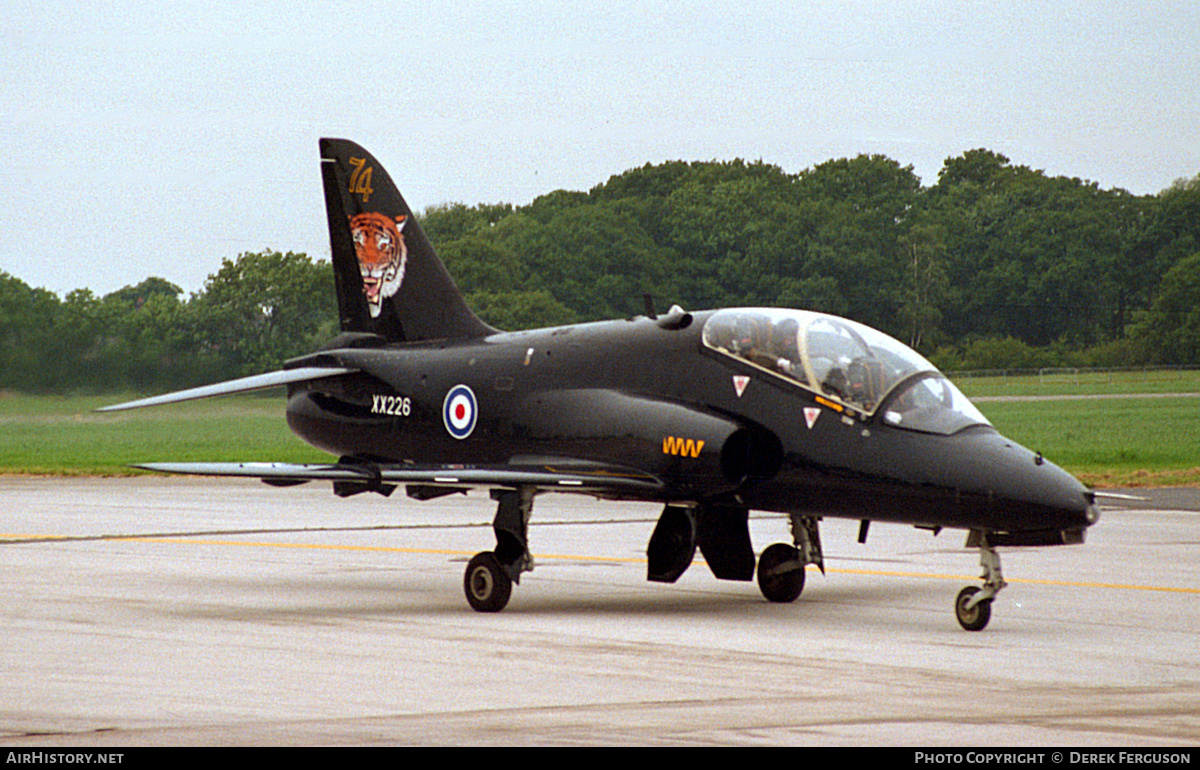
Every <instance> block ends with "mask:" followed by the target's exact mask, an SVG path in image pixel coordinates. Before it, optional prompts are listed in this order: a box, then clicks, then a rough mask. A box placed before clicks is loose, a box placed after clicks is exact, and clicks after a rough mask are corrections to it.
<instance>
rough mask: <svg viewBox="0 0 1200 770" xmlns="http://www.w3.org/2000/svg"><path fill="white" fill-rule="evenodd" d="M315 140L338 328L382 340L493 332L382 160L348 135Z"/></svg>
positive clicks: (444, 337) (459, 336) (460, 335)
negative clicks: (318, 149) (473, 307)
mask: <svg viewBox="0 0 1200 770" xmlns="http://www.w3.org/2000/svg"><path fill="white" fill-rule="evenodd" d="M320 145H321V177H322V181H323V183H324V185H325V211H326V215H327V217H328V220H329V243H330V248H331V249H332V252H333V270H334V282H335V284H336V287H337V296H338V312H339V316H340V318H341V326H342V331H347V332H368V333H373V334H378V335H381V336H383V337H384V338H386V339H387V340H388V341H389V342H401V341H417V340H430V339H473V338H478V337H483V336H486V335H488V334H491V333H492V332H494V331H495V329H493V328H492V327H490V326H488V325H487V324H485V323H484V322H483V321H481V320H480V319H479V317H478V316H476V315H475V313H473V312H472V311H471V309H470V308H469V307H467V304H466V302H465V301H464V300H463V297H462V294H461V292H459V290H458V287H457V286H456V285H455V284H454V279H453V278H451V277H450V274H449V273H448V272H447V271H446V267H445V265H443V264H442V261H441V260H440V259H438V256H437V253H436V252H435V251H434V249H433V245H432V244H431V243H430V242H429V239H428V238H427V237H426V236H425V233H424V231H423V230H422V229H421V226H420V225H419V224H418V223H417V222H416V220H415V219H414V218H413V214H412V211H411V210H410V209H409V207H408V204H407V203H405V202H404V198H403V197H402V196H401V195H400V191H399V190H398V189H396V186H395V184H393V182H392V180H391V177H389V176H388V173H387V171H385V170H384V168H383V166H381V165H380V164H379V162H378V161H377V160H375V158H374V157H372V156H371V154H370V153H368V152H367V151H366V150H364V149H363V148H362V147H359V146H358V145H357V144H355V143H354V142H350V141H347V140H345V139H321V141H320Z"/></svg>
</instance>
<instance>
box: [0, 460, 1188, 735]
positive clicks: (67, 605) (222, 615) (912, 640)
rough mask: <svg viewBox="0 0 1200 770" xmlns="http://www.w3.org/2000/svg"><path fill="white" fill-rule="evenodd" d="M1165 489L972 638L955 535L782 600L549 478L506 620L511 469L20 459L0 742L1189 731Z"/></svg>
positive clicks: (1127, 504)
mask: <svg viewBox="0 0 1200 770" xmlns="http://www.w3.org/2000/svg"><path fill="white" fill-rule="evenodd" d="M1132 494H1147V493H1142V492H1137V491H1134V492H1132ZM1149 498H1150V499H1149V500H1147V501H1145V502H1138V501H1129V500H1116V501H1113V500H1110V501H1109V503H1110V504H1108V505H1105V506H1104V509H1105V510H1104V517H1103V519H1102V520H1101V522H1100V524H1098V525H1097V526H1096V527H1094V528H1093V529H1092V530H1091V532H1090V533H1089V538H1088V543H1087V544H1086V545H1083V546H1070V547H1060V548H1045V549H1036V548H1025V549H1006V550H1004V551H1003V552H1002V553H1003V558H1004V574H1005V577H1006V578H1007V579H1008V580H1009V583H1010V585H1009V587H1008V588H1007V589H1006V590H1005V591H1004V592H1003V593H1002V594H1001V595H1000V597H999V598H998V599H997V601H996V603H995V607H994V612H993V617H992V623H991V625H990V626H989V627H988V628H987V629H986V630H985V631H983V632H981V633H968V632H966V631H963V630H962V629H960V628H959V626H958V624H957V623H956V622H955V620H954V614H953V609H952V604H953V601H954V597H955V595H956V594H957V592H958V590H959V589H960V588H961V587H962V586H963V585H965V584H968V583H975V582H977V576H978V574H979V568H978V556H977V555H976V553H975V552H973V551H968V550H965V549H963V548H962V544H963V533H961V532H950V531H946V532H943V533H942V534H941V535H939V536H938V537H936V538H935V537H933V536H931V535H930V534H929V533H928V532H921V531H918V530H914V529H911V528H905V527H899V526H887V525H877V526H875V527H872V528H871V531H870V537H869V539H868V542H867V543H866V544H865V545H860V544H858V543H857V542H856V541H855V539H856V535H857V523H856V522H852V521H837V520H826V521H825V522H824V523H823V527H822V539H823V541H824V545H825V550H826V559H827V566H828V568H829V569H828V574H827V575H825V576H822V575H820V574H819V573H817V572H815V571H811V570H810V572H809V575H808V586H807V587H806V588H805V592H804V594H803V596H801V598H800V599H799V601H797V602H796V603H795V604H792V605H773V604H769V603H767V602H766V601H765V600H764V599H763V598H762V597H761V595H760V594H759V592H758V589H757V587H756V586H755V585H754V584H751V583H728V582H721V581H717V580H715V579H714V578H713V577H712V576H711V574H710V573H709V572H708V571H707V569H706V568H705V566H704V565H703V563H701V562H699V560H698V561H697V563H696V564H694V565H693V566H692V568H691V570H689V571H688V572H687V573H686V574H685V575H684V576H683V577H682V578H681V579H680V581H679V582H678V583H676V584H673V585H661V584H654V583H648V582H646V580H645V569H646V566H645V561H644V554H645V547H646V542H647V540H648V538H649V536H650V532H651V530H652V529H653V526H654V521H655V519H656V517H657V514H658V510H657V509H656V508H654V507H652V506H644V505H630V504H612V503H604V502H599V501H595V500H591V499H589V498H583V497H570V496H543V497H539V498H538V500H537V502H536V504H535V506H534V519H533V524H532V526H531V542H532V550H533V552H534V554H535V557H536V559H537V568H536V570H535V571H534V572H532V573H530V574H527V575H525V576H524V577H523V579H522V581H521V584H520V586H518V587H516V588H515V589H514V594H513V599H512V601H511V603H510V604H509V606H508V608H507V609H506V610H505V611H504V612H502V613H499V614H496V615H481V614H477V613H475V612H472V611H471V610H470V609H469V608H468V607H467V604H466V601H465V599H464V598H463V595H462V572H463V569H464V566H465V563H466V561H467V559H469V558H470V556H471V555H472V554H473V553H475V552H477V551H481V550H487V549H489V548H490V547H491V546H492V544H493V542H494V541H493V538H492V534H491V531H490V527H489V525H490V521H491V516H492V510H493V504H492V503H491V502H490V501H489V500H488V498H487V496H486V494H482V493H476V494H472V495H470V496H467V497H462V496H454V497H450V498H442V499H439V500H434V501H430V502H426V503H418V502H415V501H412V500H408V499H406V498H404V497H403V494H402V492H399V493H397V494H396V495H394V496H393V497H392V498H391V499H386V500H385V499H383V498H381V497H379V496H377V495H361V496H358V497H355V498H351V499H346V500H342V499H337V498H335V497H334V496H333V495H332V494H331V493H330V490H329V488H328V486H327V485H315V484H312V485H306V486H302V487H294V488H288V489H273V488H270V487H266V486H264V485H261V484H258V483H256V482H228V481H209V480H193V479H166V478H164V479H158V478H154V479H146V478H140V479H116V480H75V479H21V478H4V479H0V500H2V501H3V506H2V514H0V541H3V542H2V543H0V589H2V591H3V593H2V595H3V596H4V601H3V604H2V606H0V623H2V624H3V628H4V634H3V637H2V638H3V641H0V667H2V670H3V671H4V676H3V677H0V744H3V745H7V746H21V745H40V746H48V745H73V746H89V745H91V746H100V745H150V744H169V745H191V744H218V745H235V744H236V745H245V744H255V745H279V744H304V745H309V744H325V745H341V744H558V745H562V744H669V745H680V744H684V745H697V744H823V745H830V744H858V745H862V744H868V745H955V746H987V745H1037V746H1046V745H1052V744H1058V745H1075V746H1079V745H1122V746H1176V745H1189V746H1194V745H1196V744H1197V743H1200V659H1198V656H1197V651H1198V650H1200V558H1198V556H1200V548H1198V546H1200V514H1198V513H1197V512H1196V511H1197V510H1200V492H1197V491H1196V490H1175V491H1171V492H1156V493H1150V494H1149ZM752 534H753V537H754V543H755V546H756V548H757V549H759V550H761V549H762V548H764V547H765V546H767V545H769V544H770V543H772V542H775V541H780V540H786V539H787V537H788V528H787V522H786V520H785V519H782V518H778V517H769V516H757V517H755V518H754V519H753V520H752Z"/></svg>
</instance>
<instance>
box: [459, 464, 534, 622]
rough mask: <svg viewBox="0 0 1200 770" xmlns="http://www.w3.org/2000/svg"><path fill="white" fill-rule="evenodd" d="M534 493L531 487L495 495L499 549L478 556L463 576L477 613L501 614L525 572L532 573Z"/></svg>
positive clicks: (495, 525)
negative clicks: (531, 529)
mask: <svg viewBox="0 0 1200 770" xmlns="http://www.w3.org/2000/svg"><path fill="white" fill-rule="evenodd" d="M533 494H534V490H533V489H532V488H528V487H521V488H519V489H502V490H496V491H493V492H492V499H493V500H496V501H497V502H498V503H499V505H497V507H496V518H495V519H494V520H493V521H492V530H493V531H495V533H496V550H495V551H484V552H482V553H477V554H475V556H474V557H473V558H472V559H471V561H470V562H469V563H468V564H467V571H466V572H465V573H464V574H463V593H465V594H466V595H467V603H468V604H470V605H471V609H473V610H475V611H476V612H499V611H500V610H502V609H504V607H505V605H507V604H508V599H509V597H510V596H511V595H512V586H513V583H520V582H521V573H522V572H531V571H533V556H532V555H531V554H530V553H529V543H528V532H529V515H530V513H531V512H532V511H533Z"/></svg>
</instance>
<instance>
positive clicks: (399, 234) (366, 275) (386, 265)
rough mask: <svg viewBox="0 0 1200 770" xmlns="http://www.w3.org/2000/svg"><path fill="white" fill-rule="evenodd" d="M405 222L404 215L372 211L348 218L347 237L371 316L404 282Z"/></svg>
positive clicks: (405, 254)
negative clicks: (351, 241) (355, 260)
mask: <svg viewBox="0 0 1200 770" xmlns="http://www.w3.org/2000/svg"><path fill="white" fill-rule="evenodd" d="M406 224H407V218H406V217H404V216H398V217H396V219H395V221H392V220H391V219H389V218H388V217H386V216H384V215H383V214H378V213H375V212H367V213H364V214H358V215H356V216H353V217H350V236H351V238H352V239H353V241H354V252H355V254H356V255H357V256H358V266H359V269H360V270H361V271H362V282H363V294H365V295H366V296H367V306H368V308H369V309H370V311H371V317H372V318H378V317H379V312H380V310H381V309H382V307H383V301H384V300H385V299H387V298H388V297H390V296H392V295H393V294H395V293H396V292H397V291H398V290H399V289H400V284H401V283H402V282H403V281H404V267H405V263H406V262H407V261H408V247H407V246H405V245H404V233H403V230H404V225H406Z"/></svg>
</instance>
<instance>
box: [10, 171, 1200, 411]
mask: <svg viewBox="0 0 1200 770" xmlns="http://www.w3.org/2000/svg"><path fill="white" fill-rule="evenodd" d="M420 219H421V221H422V225H423V226H424V228H425V229H426V231H427V232H428V234H429V236H430V238H431V240H433V242H434V243H435V244H436V246H437V248H438V251H439V253H440V255H441V256H442V258H443V260H444V261H445V262H446V265H447V267H448V268H449V270H450V272H451V274H452V275H453V276H454V277H455V279H456V280H457V282H458V284H459V286H460V288H461V289H462V290H463V292H464V294H465V295H466V297H467V301H468V303H469V304H470V305H471V306H472V307H473V308H475V310H476V311H477V312H478V313H479V314H480V315H481V316H482V317H483V318H484V319H485V320H487V321H488V322H489V323H491V324H493V325H495V326H497V327H499V328H503V329H519V328H530V327H535V326H545V325H555V324H563V323H573V322H579V321H589V320H598V319H604V318H614V317H622V316H630V315H634V314H637V313H641V312H643V310H644V300H643V297H644V295H646V294H649V295H651V297H652V298H653V299H654V301H655V303H656V305H657V306H658V307H659V308H660V309H665V308H666V307H667V306H669V305H670V304H680V305H682V306H684V307H685V308H689V309H695V310H699V309H704V308H713V307H725V306H732V305H749V306H755V305H766V306H784V307H798V308H810V309H815V310H823V311H827V312H832V313H836V314H839V315H844V316H847V317H850V318H854V319H856V320H859V321H863V322H865V323H868V324H870V325H872V326H875V327H878V328H880V329H882V330H884V331H886V332H888V333H889V334H892V335H894V336H896V337H898V338H899V339H902V340H904V341H905V342H908V343H910V344H912V345H913V346H914V347H916V348H917V349H918V350H920V351H921V352H923V353H925V354H926V355H928V356H930V357H931V358H932V359H933V360H934V361H935V363H938V364H939V365H941V366H942V367H943V368H946V369H964V368H969V369H981V368H1028V367H1038V366H1063V365H1071V366H1123V365H1133V364H1200V177H1196V178H1193V179H1190V180H1181V181H1179V182H1177V183H1176V184H1174V185H1172V186H1171V187H1170V188H1168V189H1166V190H1164V191H1162V192H1160V193H1158V194H1155V195H1146V196H1136V195H1132V194H1130V193H1128V192H1126V191H1124V190H1119V189H1112V190H1102V189H1100V188H1099V186H1098V185H1096V184H1094V183H1090V182H1086V181H1083V180H1080V179H1075V178H1066V177H1050V176H1047V175H1046V174H1044V173H1043V172H1041V171H1037V170H1033V169H1030V168H1028V167H1025V166H1018V165H1013V164H1012V163H1011V162H1010V161H1009V159H1008V158H1006V157H1005V156H1003V155H1000V154H998V153H995V152H991V151H989V150H984V149H979V150H971V151H969V152H966V153H964V154H962V155H961V156H958V157H954V158H950V159H948V160H947V161H946V162H945V163H944V165H943V167H942V170H941V171H940V172H939V174H938V178H937V181H936V183H934V184H933V185H931V186H923V185H922V184H921V183H920V180H919V179H918V178H917V176H916V175H915V174H914V173H913V169H912V167H911V166H902V165H900V164H899V163H898V162H896V161H894V160H892V159H890V158H887V157H885V156H881V155H862V156H859V157H857V158H847V159H839V160H831V161H828V162H826V163H823V164H820V165H817V166H815V167H813V168H810V169H806V170H804V171H801V172H799V173H796V174H788V173H785V172H783V171H782V170H781V169H780V168H778V167H776V166H773V165H770V164H766V163H761V162H745V161H741V160H735V161H729V162H716V161H713V162H682V161H675V162H667V163H662V164H657V165H650V164H647V165H645V166H643V167H641V168H636V169H631V170H629V171H626V172H624V173H622V174H619V175H617V176H614V177H612V178H611V179H609V180H608V181H607V182H605V183H604V184H601V185H598V186H596V187H595V188H593V189H592V190H590V191H588V192H567V191H561V190H560V191H556V192H552V193H549V194H547V195H543V196H541V197H539V198H537V199H535V200H534V201H533V202H532V203H530V204H529V205H526V206H512V205H509V204H481V205H474V206H468V205H465V204H457V203H456V204H449V205H443V206H436V207H432V208H429V209H427V210H426V211H424V212H423V213H422V215H421V217H420ZM336 331H337V329H336V299H335V297H334V294H333V278H332V271H331V269H330V266H329V264H328V263H325V262H318V261H314V260H312V259H311V258H309V257H308V256H307V255H304V254H294V253H290V252H289V253H286V254H284V253H279V252H274V251H264V252H261V253H250V254H242V255H240V256H239V257H237V258H236V259H234V260H226V261H225V262H224V263H223V264H222V267H221V269H220V270H218V271H217V272H216V273H214V274H213V275H211V276H209V279H208V280H207V282H206V283H205V285H204V287H203V288H202V289H201V290H200V291H199V292H197V293H195V294H193V295H192V296H190V297H184V296H182V292H181V291H180V289H179V287H177V286H175V285H173V284H171V283H170V282H169V281H168V280H167V279H166V278H162V277H151V278H147V279H146V280H145V281H143V282H141V283H139V284H137V285H136V286H129V287H126V288H124V289H121V290H120V291H117V292H113V293H112V294H108V295H106V296H103V297H97V296H95V295H94V294H93V293H92V292H91V291H90V290H88V289H78V290H76V291H73V292H71V293H69V294H68V295H66V297H63V298H59V297H58V296H57V295H55V294H53V293H51V292H48V291H46V290H44V289H34V288H31V287H29V286H28V285H27V284H25V283H24V282H23V281H21V280H19V279H18V278H16V277H14V276H11V275H8V274H6V273H3V272H0V388H12V389H20V390H26V391H39V392H46V391H62V390H89V391H115V390H122V391H127V390H138V391H151V390H162V389H167V388H176V387H186V386H189V385H194V384H198V383H201V382H205V381H211V380H217V379H222V378H227V377H235V376H240V375H245V374H252V373H256V372H260V371H266V370H269V369H272V368H275V367H278V366H279V364H280V363H282V361H283V360H285V359H286V358H289V357H291V356H295V355H300V354H302V353H305V352H308V351H309V350H311V349H313V348H314V347H316V346H317V345H319V344H320V343H322V342H324V341H325V340H327V339H328V338H330V337H332V336H333V335H334V334H335V333H336Z"/></svg>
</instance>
